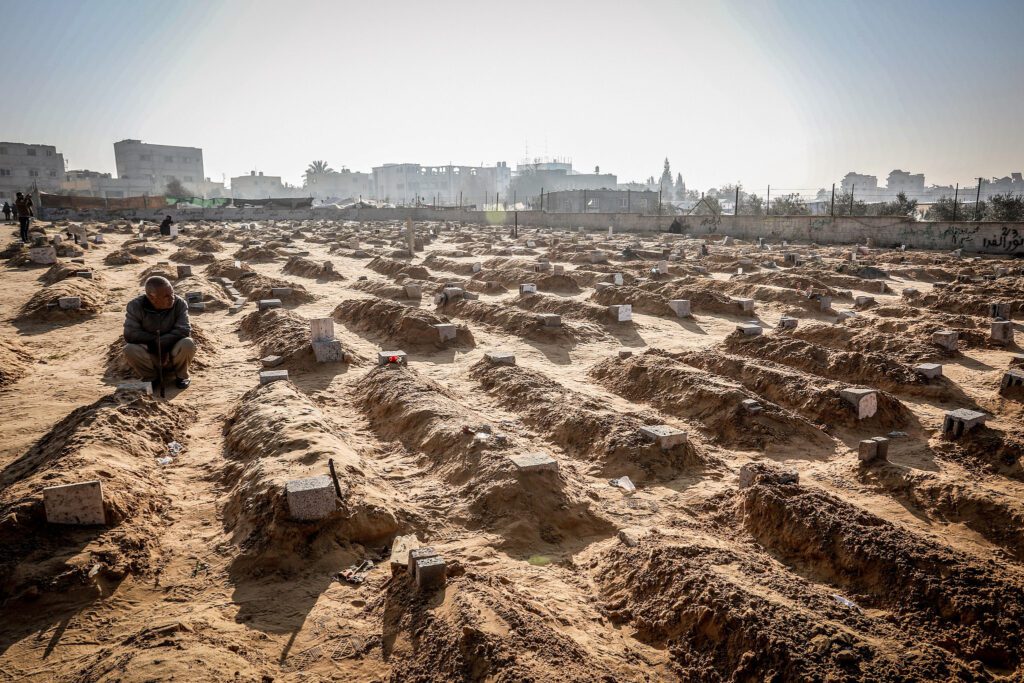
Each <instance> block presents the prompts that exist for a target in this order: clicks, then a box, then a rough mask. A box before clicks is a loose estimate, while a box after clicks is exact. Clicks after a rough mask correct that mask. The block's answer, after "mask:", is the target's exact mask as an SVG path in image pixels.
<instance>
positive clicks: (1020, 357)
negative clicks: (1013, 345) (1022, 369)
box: [1010, 353, 1024, 368]
mask: <svg viewBox="0 0 1024 683" xmlns="http://www.w3.org/2000/svg"><path fill="white" fill-rule="evenodd" d="M1019 365H1024V353H1015V354H1013V355H1012V356H1010V367H1011V368H1013V367H1017V366H1019Z"/></svg>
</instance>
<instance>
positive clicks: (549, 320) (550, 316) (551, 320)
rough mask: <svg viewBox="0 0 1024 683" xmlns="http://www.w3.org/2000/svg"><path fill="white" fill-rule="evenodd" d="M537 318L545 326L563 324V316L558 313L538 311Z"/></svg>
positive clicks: (559, 325)
mask: <svg viewBox="0 0 1024 683" xmlns="http://www.w3.org/2000/svg"><path fill="white" fill-rule="evenodd" d="M536 319H537V322H539V323H540V324H541V325H542V326H544V327H561V326H562V316H560V315H558V314H557V313H538V314H537V317H536Z"/></svg>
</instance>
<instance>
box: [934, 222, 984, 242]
mask: <svg viewBox="0 0 1024 683" xmlns="http://www.w3.org/2000/svg"><path fill="white" fill-rule="evenodd" d="M976 234H978V226H974V227H973V228H969V227H967V226H961V225H951V226H949V227H948V228H946V229H945V230H943V231H942V234H941V235H939V238H940V239H942V240H949V242H950V243H951V244H952V245H953V246H954V247H962V246H964V245H965V244H970V243H972V242H974V236H975V235H976Z"/></svg>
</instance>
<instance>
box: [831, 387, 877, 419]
mask: <svg viewBox="0 0 1024 683" xmlns="http://www.w3.org/2000/svg"><path fill="white" fill-rule="evenodd" d="M839 395H840V396H841V397H842V398H843V400H845V401H846V402H847V403H849V404H850V405H851V406H853V408H854V410H856V411H857V419H858V420H865V419H867V418H869V417H871V416H873V415H874V414H875V413H876V412H878V392H877V391H876V390H875V389H860V388H853V389H843V390H842V391H840V392H839Z"/></svg>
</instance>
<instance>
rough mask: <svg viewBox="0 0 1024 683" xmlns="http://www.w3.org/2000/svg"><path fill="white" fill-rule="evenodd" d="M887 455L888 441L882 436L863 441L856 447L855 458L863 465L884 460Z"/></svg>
mask: <svg viewBox="0 0 1024 683" xmlns="http://www.w3.org/2000/svg"><path fill="white" fill-rule="evenodd" d="M888 455H889V439H887V438H885V437H884V436H876V437H874V438H873V439H865V440H863V441H861V442H860V444H858V446H857V457H858V458H860V460H861V462H863V463H870V462H874V461H876V460H885V459H886V458H887V457H888Z"/></svg>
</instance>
